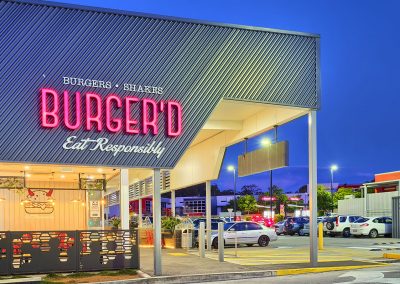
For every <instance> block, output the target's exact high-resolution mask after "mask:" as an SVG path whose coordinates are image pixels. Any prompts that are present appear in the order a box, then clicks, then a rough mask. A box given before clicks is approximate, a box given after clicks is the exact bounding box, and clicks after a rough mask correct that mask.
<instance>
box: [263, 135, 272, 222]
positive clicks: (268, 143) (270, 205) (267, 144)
mask: <svg viewBox="0 0 400 284" xmlns="http://www.w3.org/2000/svg"><path fill="white" fill-rule="evenodd" d="M261 144H262V145H263V146H264V147H271V145H272V142H271V140H270V139H269V138H264V139H263V140H261ZM268 157H269V155H268ZM269 198H270V200H269V214H270V215H269V217H270V218H271V219H272V170H270V171H269Z"/></svg>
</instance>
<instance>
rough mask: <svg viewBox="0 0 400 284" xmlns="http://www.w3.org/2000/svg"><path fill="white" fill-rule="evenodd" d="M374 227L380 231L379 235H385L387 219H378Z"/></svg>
mask: <svg viewBox="0 0 400 284" xmlns="http://www.w3.org/2000/svg"><path fill="white" fill-rule="evenodd" d="M373 222H374V227H375V229H376V230H377V231H378V234H384V233H385V218H376V219H375V220H374V221H373Z"/></svg>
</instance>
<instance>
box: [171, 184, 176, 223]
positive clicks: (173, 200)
mask: <svg viewBox="0 0 400 284" xmlns="http://www.w3.org/2000/svg"><path fill="white" fill-rule="evenodd" d="M175 205H176V203H175V189H171V216H172V217H175Z"/></svg>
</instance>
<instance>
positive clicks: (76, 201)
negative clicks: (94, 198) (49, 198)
mask: <svg viewBox="0 0 400 284" xmlns="http://www.w3.org/2000/svg"><path fill="white" fill-rule="evenodd" d="M79 201H80V200H78V199H74V200H72V202H73V203H78V202H79Z"/></svg>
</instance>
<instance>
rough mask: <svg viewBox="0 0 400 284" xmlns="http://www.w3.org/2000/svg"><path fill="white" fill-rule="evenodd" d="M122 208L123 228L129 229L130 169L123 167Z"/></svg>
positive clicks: (121, 180)
mask: <svg viewBox="0 0 400 284" xmlns="http://www.w3.org/2000/svg"><path fill="white" fill-rule="evenodd" d="M120 185H121V186H120V197H121V199H120V208H121V229H122V230H129V172H128V169H121V172H120Z"/></svg>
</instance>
